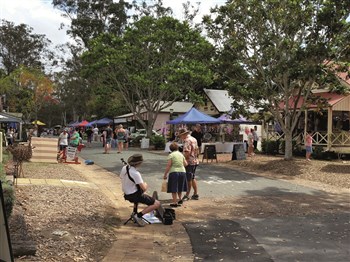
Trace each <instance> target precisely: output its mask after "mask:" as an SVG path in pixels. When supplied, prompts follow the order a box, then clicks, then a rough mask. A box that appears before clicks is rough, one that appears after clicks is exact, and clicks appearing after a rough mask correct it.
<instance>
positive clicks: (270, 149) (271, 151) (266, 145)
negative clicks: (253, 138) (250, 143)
mask: <svg viewBox="0 0 350 262" xmlns="http://www.w3.org/2000/svg"><path fill="white" fill-rule="evenodd" d="M278 148H279V142H278V141H274V140H267V139H264V140H262V142H261V151H262V152H263V153H265V154H268V155H276V154H278Z"/></svg>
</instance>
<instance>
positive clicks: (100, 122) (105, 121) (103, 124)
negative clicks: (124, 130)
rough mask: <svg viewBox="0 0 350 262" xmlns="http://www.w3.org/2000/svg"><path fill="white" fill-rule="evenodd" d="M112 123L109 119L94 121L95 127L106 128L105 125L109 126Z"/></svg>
mask: <svg viewBox="0 0 350 262" xmlns="http://www.w3.org/2000/svg"><path fill="white" fill-rule="evenodd" d="M112 122H113V120H112V119H109V118H106V117H105V118H102V119H99V120H97V121H96V123H95V124H96V125H97V126H106V125H109V124H111V123H112Z"/></svg>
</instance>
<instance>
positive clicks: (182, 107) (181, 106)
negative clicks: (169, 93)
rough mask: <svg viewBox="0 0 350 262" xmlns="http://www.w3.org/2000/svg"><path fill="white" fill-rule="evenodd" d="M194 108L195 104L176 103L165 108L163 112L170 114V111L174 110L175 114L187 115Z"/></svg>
mask: <svg viewBox="0 0 350 262" xmlns="http://www.w3.org/2000/svg"><path fill="white" fill-rule="evenodd" d="M192 107H193V104H192V103H190V102H174V103H173V104H172V105H171V106H169V107H167V108H164V109H163V110H162V111H161V112H163V113H165V112H170V109H173V112H174V113H186V112H187V111H188V110H190V109H191V108H192Z"/></svg>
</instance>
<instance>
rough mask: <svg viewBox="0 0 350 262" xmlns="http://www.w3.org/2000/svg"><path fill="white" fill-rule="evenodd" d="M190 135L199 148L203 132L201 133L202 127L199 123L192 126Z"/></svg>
mask: <svg viewBox="0 0 350 262" xmlns="http://www.w3.org/2000/svg"><path fill="white" fill-rule="evenodd" d="M191 136H193V137H194V138H195V139H196V140H197V145H198V148H201V146H202V140H203V133H202V128H201V125H200V124H197V125H196V126H195V127H194V129H193V131H192V133H191Z"/></svg>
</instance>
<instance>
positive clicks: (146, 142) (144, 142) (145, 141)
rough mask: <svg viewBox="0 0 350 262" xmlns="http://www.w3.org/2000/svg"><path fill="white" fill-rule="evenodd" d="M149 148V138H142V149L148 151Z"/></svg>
mask: <svg viewBox="0 0 350 262" xmlns="http://www.w3.org/2000/svg"><path fill="white" fill-rule="evenodd" d="M148 148H149V138H145V137H144V138H142V139H141V149H148Z"/></svg>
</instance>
